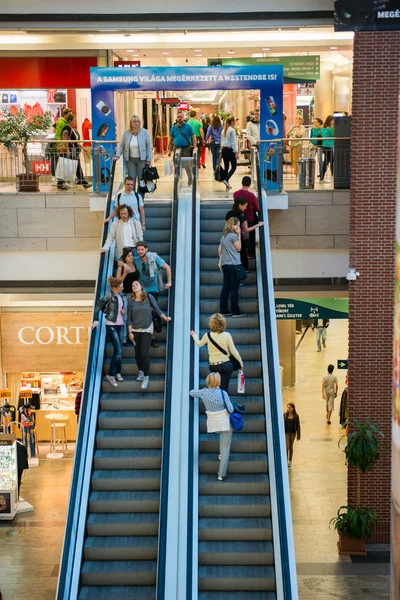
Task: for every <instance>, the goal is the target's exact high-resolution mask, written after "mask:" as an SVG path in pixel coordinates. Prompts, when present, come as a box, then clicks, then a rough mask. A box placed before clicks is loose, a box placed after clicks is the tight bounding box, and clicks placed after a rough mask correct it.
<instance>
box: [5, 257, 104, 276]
mask: <svg viewBox="0 0 400 600" xmlns="http://www.w3.org/2000/svg"><path fill="white" fill-rule="evenodd" d="M99 259H100V254H99V252H98V251H97V252H89V251H87V252H32V253H31V254H30V256H29V260H27V256H26V253H25V252H2V253H1V259H0V279H1V280H3V281H27V282H28V281H68V280H71V281H72V280H82V281H85V280H91V281H93V280H96V278H97V273H98V270H99Z"/></svg>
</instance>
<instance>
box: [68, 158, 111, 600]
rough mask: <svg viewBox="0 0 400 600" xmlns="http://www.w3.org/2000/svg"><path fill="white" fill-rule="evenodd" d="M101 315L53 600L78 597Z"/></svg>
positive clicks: (104, 267)
mask: <svg viewBox="0 0 400 600" xmlns="http://www.w3.org/2000/svg"><path fill="white" fill-rule="evenodd" d="M114 173H115V163H113V164H112V166H111V173H110V187H109V191H108V195H107V201H106V208H105V213H104V214H105V215H109V214H110V212H111V201H112V187H113V182H114ZM110 227H111V223H105V224H104V225H103V232H102V239H101V246H103V245H104V243H105V241H106V238H107V235H108V231H109V228H110ZM113 266H114V249H113V248H111V250H110V251H109V252H107V254H101V255H100V259H99V272H98V278H97V282H96V290H95V297H94V305H95V304H96V302H97V301H98V300H99V298H101V297H102V296H104V294H105V293H106V291H107V287H108V285H107V277H108V276H109V275H112V273H113ZM104 318H105V317H104V315H102V314H101V315H100V318H99V325H98V327H97V328H96V329H94V330H92V332H91V335H90V340H89V348H88V354H87V361H86V369H85V377H84V387H83V394H82V402H81V412H80V416H79V426H78V435H77V440H76V448H75V459H74V468H73V473H72V481H71V490H70V495H69V502H68V513H67V519H66V526H65V534H64V544H63V552H62V557H61V564H60V572H59V580H58V589H57V594H56V598H57V600H73V599H76V598H77V597H78V589H79V585H80V570H81V560H82V552H83V544H84V539H85V528H86V516H87V507H88V503H89V494H90V477H91V472H92V464H93V453H94V441H95V437H96V430H97V419H98V408H99V401H100V390H101V385H102V372H103V362H104V346H105V339H106V329H105V327H103V326H102V322H103V320H104Z"/></svg>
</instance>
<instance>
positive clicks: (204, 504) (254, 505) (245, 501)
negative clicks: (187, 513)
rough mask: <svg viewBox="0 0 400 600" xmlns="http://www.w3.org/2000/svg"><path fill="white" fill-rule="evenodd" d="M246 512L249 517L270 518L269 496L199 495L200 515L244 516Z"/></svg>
mask: <svg viewBox="0 0 400 600" xmlns="http://www.w3.org/2000/svg"><path fill="white" fill-rule="evenodd" d="M244 514H245V515H246V516H247V517H263V518H269V517H270V516H271V502H270V498H269V496H265V495H263V494H261V495H254V496H251V495H246V496H241V495H237V494H234V495H232V496H225V495H223V494H222V495H216V494H213V495H207V494H202V495H201V496H200V497H199V515H200V517H209V518H213V517H215V518H216V517H222V518H225V517H243V515H244Z"/></svg>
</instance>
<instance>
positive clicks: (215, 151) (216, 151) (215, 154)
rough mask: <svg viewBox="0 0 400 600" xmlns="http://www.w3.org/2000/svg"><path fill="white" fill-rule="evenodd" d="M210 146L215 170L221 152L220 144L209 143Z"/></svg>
mask: <svg viewBox="0 0 400 600" xmlns="http://www.w3.org/2000/svg"><path fill="white" fill-rule="evenodd" d="M210 148H211V154H212V166H213V171H215V170H216V168H217V167H218V165H219V158H220V154H221V144H211V146H210Z"/></svg>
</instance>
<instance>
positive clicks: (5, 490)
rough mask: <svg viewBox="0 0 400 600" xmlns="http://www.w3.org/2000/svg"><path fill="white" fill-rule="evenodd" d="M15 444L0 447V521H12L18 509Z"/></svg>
mask: <svg viewBox="0 0 400 600" xmlns="http://www.w3.org/2000/svg"><path fill="white" fill-rule="evenodd" d="M0 443H1V440H0ZM5 443H6V444H7V442H5ZM16 444H17V442H14V443H13V444H12V445H0V519H9V520H10V519H13V518H14V516H15V513H16V511H17V507H18V492H17V489H18V470H17V469H18V467H17V447H16Z"/></svg>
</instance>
